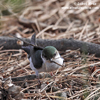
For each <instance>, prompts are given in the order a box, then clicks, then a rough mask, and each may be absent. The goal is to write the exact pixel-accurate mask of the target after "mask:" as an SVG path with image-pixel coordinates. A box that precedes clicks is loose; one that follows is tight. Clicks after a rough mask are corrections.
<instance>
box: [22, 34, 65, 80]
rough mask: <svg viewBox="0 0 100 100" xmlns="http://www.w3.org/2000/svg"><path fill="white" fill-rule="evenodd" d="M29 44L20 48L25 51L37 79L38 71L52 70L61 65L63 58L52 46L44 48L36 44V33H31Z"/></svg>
mask: <svg viewBox="0 0 100 100" xmlns="http://www.w3.org/2000/svg"><path fill="white" fill-rule="evenodd" d="M30 44H31V45H29V46H22V49H23V50H24V51H25V52H26V53H27V55H28V59H29V62H30V68H31V69H32V70H34V71H35V74H36V77H37V78H38V79H39V73H40V72H52V71H54V70H57V69H58V68H60V67H62V65H63V60H64V59H63V58H62V57H61V56H60V54H59V52H58V50H57V49H56V48H55V47H54V46H46V47H44V48H42V47H39V46H37V44H36V34H33V35H32V37H31V43H30ZM39 81H40V80H39Z"/></svg>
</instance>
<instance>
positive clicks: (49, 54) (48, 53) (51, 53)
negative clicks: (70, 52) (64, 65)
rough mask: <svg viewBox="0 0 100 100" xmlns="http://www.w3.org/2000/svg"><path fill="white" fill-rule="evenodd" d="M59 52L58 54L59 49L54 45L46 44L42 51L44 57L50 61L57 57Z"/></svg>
mask: <svg viewBox="0 0 100 100" xmlns="http://www.w3.org/2000/svg"><path fill="white" fill-rule="evenodd" d="M57 54H58V51H57V49H56V48H55V47H53V46H46V47H45V48H44V49H43V51H42V57H43V58H45V59H46V60H50V61H51V59H52V58H55V57H56V56H57Z"/></svg>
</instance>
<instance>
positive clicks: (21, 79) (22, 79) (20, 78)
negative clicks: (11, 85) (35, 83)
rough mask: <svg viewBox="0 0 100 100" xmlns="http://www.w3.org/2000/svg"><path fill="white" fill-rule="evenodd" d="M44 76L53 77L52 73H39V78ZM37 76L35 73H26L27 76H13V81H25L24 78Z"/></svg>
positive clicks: (31, 78) (29, 78) (30, 78)
mask: <svg viewBox="0 0 100 100" xmlns="http://www.w3.org/2000/svg"><path fill="white" fill-rule="evenodd" d="M44 76H45V77H46V78H47V77H49V78H50V77H51V76H50V74H48V73H45V75H44V74H43V73H41V74H39V78H44ZM35 78H36V75H35V74H32V75H26V76H22V77H12V78H11V79H12V81H13V82H16V81H24V80H34V79H35Z"/></svg>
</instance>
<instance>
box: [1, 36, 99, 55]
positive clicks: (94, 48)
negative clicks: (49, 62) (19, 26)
mask: <svg viewBox="0 0 100 100" xmlns="http://www.w3.org/2000/svg"><path fill="white" fill-rule="evenodd" d="M23 39H24V40H25V41H27V42H30V40H29V39H25V38H23ZM4 42H6V43H5V44H3V49H21V46H19V45H18V44H17V39H16V38H10V37H0V44H2V43H4ZM24 45H26V44H24ZM37 45H38V46H40V47H45V46H48V45H51V46H54V47H56V48H57V49H58V50H59V51H65V50H67V49H71V50H77V49H79V48H80V51H81V52H84V53H89V54H95V55H96V56H98V57H100V45H99V44H94V43H88V42H83V41H78V40H73V39H60V40H43V39H37ZM0 46H1V45H0Z"/></svg>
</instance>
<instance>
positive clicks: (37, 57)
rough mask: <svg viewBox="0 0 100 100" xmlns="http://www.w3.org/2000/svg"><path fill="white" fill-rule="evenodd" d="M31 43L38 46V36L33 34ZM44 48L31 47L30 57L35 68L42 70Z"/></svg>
mask: <svg viewBox="0 0 100 100" xmlns="http://www.w3.org/2000/svg"><path fill="white" fill-rule="evenodd" d="M31 43H32V44H33V45H36V34H33V36H32V38H31ZM41 53H42V48H41V47H38V46H34V47H33V46H30V57H31V59H32V63H33V65H34V67H35V68H37V69H38V68H41V67H42V63H43V61H42V58H41Z"/></svg>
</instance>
